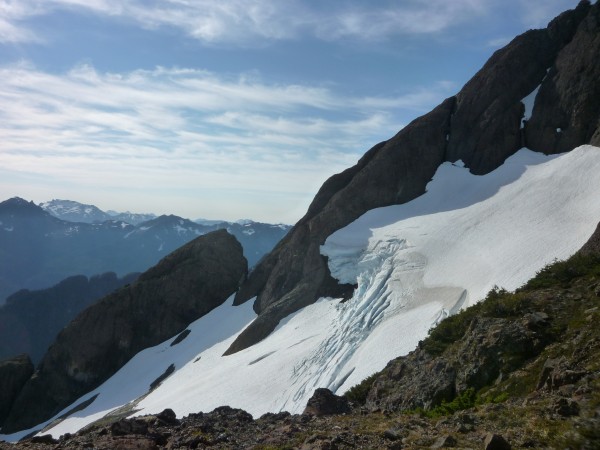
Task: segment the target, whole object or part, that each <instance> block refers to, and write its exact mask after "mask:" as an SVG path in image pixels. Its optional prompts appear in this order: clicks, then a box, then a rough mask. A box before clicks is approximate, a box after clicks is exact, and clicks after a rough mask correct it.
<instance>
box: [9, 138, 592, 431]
mask: <svg viewBox="0 0 600 450" xmlns="http://www.w3.org/2000/svg"><path fill="white" fill-rule="evenodd" d="M599 171H600V149H599V148H596V147H592V146H582V147H579V148H578V149H576V150H573V151H571V152H570V153H567V154H563V155H552V156H546V155H543V154H540V153H534V152H531V151H529V150H527V149H522V150H520V151H519V152H517V153H516V154H515V155H513V156H512V157H510V158H509V159H508V160H507V161H506V162H505V163H504V164H503V165H502V166H501V167H500V168H498V169H497V170H495V171H493V172H491V173H489V174H487V175H485V176H475V175H472V174H471V173H470V172H469V171H468V169H466V168H464V167H461V164H457V163H455V164H451V163H445V164H443V165H442V166H440V167H439V169H438V171H437V172H436V174H435V176H434V178H433V180H432V181H431V182H430V183H429V184H428V185H427V192H426V193H425V194H424V195H422V196H421V197H419V198H417V199H415V200H413V201H411V202H409V203H406V204H404V205H396V206H389V207H386V208H378V209H375V210H372V211H369V212H367V213H366V214H364V215H363V216H361V217H360V218H358V219H357V220H356V221H354V222H353V223H351V224H350V225H348V226H347V227H345V228H343V229H341V230H338V231H337V232H336V233H334V234H333V235H331V236H330V237H329V238H328V239H327V240H326V242H325V244H324V245H323V246H322V248H321V251H322V253H323V254H324V255H326V256H327V257H328V261H329V266H330V269H331V272H332V274H333V276H335V277H336V278H338V279H340V280H341V281H344V282H351V283H356V284H357V285H358V287H357V289H356V291H355V292H354V295H353V297H352V298H351V299H349V300H347V301H345V302H341V301H340V300H339V299H328V298H323V299H320V300H319V301H317V302H316V303H315V304H313V305H310V306H307V307H305V308H303V309H302V310H300V311H298V312H296V313H295V314H293V315H291V316H289V317H287V318H286V319H284V320H283V321H282V322H281V323H280V324H279V325H278V327H277V328H276V330H275V331H274V332H273V333H272V334H271V335H270V336H268V337H267V338H265V339H264V340H262V341H261V342H259V343H257V344H255V345H254V346H252V347H250V348H248V349H245V350H243V351H241V352H238V353H236V354H233V355H230V356H226V357H224V356H222V355H223V353H224V352H225V351H226V350H227V348H228V347H229V345H230V344H231V342H233V340H234V339H235V338H236V336H237V335H238V334H239V333H240V332H241V330H242V329H244V328H245V327H246V326H247V325H248V324H249V323H250V322H251V320H253V318H254V313H253V311H252V301H248V302H246V303H245V304H244V305H241V306H237V307H234V306H232V303H231V300H230V301H229V302H228V303H227V304H225V305H223V306H221V307H219V308H217V309H215V310H214V311H213V312H211V313H210V314H209V315H207V316H205V317H203V318H201V319H199V320H198V321H196V322H194V323H193V324H192V325H190V327H189V329H190V330H191V333H190V335H189V336H188V337H187V338H186V339H185V340H183V341H182V342H181V343H180V344H178V345H175V346H173V347H171V346H170V343H171V342H172V339H169V340H168V341H165V342H164V343H163V344H161V345H159V346H157V347H154V348H151V349H147V350H144V351H143V352H140V353H139V354H138V355H136V356H135V357H134V358H133V359H132V360H131V361H130V362H129V363H127V364H126V365H125V366H124V367H123V368H122V369H121V370H120V371H119V372H118V373H117V374H115V375H114V376H113V377H112V378H111V379H109V380H108V381H107V382H106V383H105V384H104V385H102V386H100V387H99V388H98V389H95V390H94V391H92V392H90V393H89V394H87V395H86V396H84V397H82V398H80V399H79V400H78V401H77V402H75V403H74V404H73V405H71V406H70V407H69V408H66V409H65V411H68V410H69V409H71V408H72V407H73V406H74V405H77V404H80V403H81V402H82V401H84V400H86V399H90V398H91V397H93V396H94V395H96V394H98V397H97V398H96V399H95V400H94V401H93V402H92V403H91V404H90V405H89V406H87V407H86V408H84V409H83V410H81V411H79V412H77V413H74V414H72V415H71V416H70V417H69V418H67V419H66V420H64V421H63V422H61V423H60V424H58V425H56V426H54V427H53V428H51V429H50V430H47V431H45V433H46V432H49V433H51V434H52V435H54V436H59V435H60V434H63V433H65V432H71V433H72V432H74V431H76V430H77V429H79V428H81V427H82V426H84V425H86V424H88V423H91V422H93V421H94V420H97V419H98V418H100V417H102V416H103V415H105V414H107V413H109V412H110V411H115V410H117V409H119V408H122V407H123V406H124V405H127V404H129V405H130V406H129V407H130V408H132V411H133V409H135V411H136V412H135V413H134V414H136V415H142V414H151V413H158V412H160V411H162V410H163V409H165V408H172V409H173V410H174V411H175V413H176V414H177V415H178V416H182V415H185V414H189V413H193V412H198V411H210V410H212V409H214V408H215V407H218V406H222V405H230V406H232V407H238V408H243V409H245V410H247V411H248V412H250V413H251V414H253V415H254V416H258V415H261V414H263V413H265V412H278V411H281V410H288V411H290V412H292V413H299V412H301V411H302V410H303V408H304V406H305V405H306V401H307V400H308V398H309V397H310V396H311V395H312V393H313V392H314V389H315V388H318V387H328V388H330V389H332V390H333V391H335V392H337V393H338V394H339V393H342V392H344V391H346V390H347V389H348V388H349V387H351V386H353V385H355V384H356V383H358V382H360V381H361V380H362V379H364V378H365V377H367V376H368V375H370V374H372V373H373V372H375V371H377V370H380V369H382V368H383V367H384V366H385V364H386V363H387V362H388V361H389V360H390V359H392V358H394V357H397V356H399V355H403V354H406V353H408V352H409V351H411V350H412V349H414V348H415V346H416V345H417V343H418V341H419V340H420V339H422V338H423V337H425V336H426V335H427V332H428V330H429V329H430V328H431V327H432V326H433V325H434V324H435V323H437V322H438V321H439V320H441V319H442V318H443V317H446V316H448V315H450V314H454V313H455V312H457V311H458V310H459V309H460V308H462V307H465V306H467V305H470V304H472V303H474V302H476V301H478V300H480V299H481V298H482V297H484V296H485V294H486V293H487V292H488V291H489V289H490V288H491V287H492V286H494V285H499V286H502V287H505V288H506V289H514V288H516V287H518V286H519V285H520V284H522V283H523V282H525V281H526V280H527V279H529V278H530V277H531V276H533V275H534V274H535V272H536V271H537V270H539V269H540V268H541V267H543V266H544V265H545V264H547V263H548V262H550V261H552V260H553V259H555V258H565V257H567V256H569V255H570V254H572V253H574V252H575V251H576V250H577V249H579V248H580V247H581V246H582V245H583V244H584V243H585V241H586V240H587V239H588V238H589V236H590V235H591V234H592V232H593V231H594V229H595V227H596V224H597V223H598V221H599V220H600V195H598V192H600V177H598V176H597V174H598V172H599ZM573 174H577V175H576V176H573ZM170 364H174V365H175V368H176V371H175V372H174V373H173V374H172V375H171V376H170V377H168V378H167V379H166V380H165V381H163V383H162V384H161V385H160V386H159V387H158V388H156V389H155V390H153V391H152V392H148V389H149V385H150V383H151V382H152V381H153V380H155V379H156V378H157V377H158V376H160V375H161V374H162V373H163V372H164V371H165V369H166V368H167V367H168V366H169V365H170ZM63 412H64V411H63ZM132 413H133V412H132ZM15 436H17V435H13V436H9V437H4V438H5V439H9V440H14V439H17V437H15Z"/></svg>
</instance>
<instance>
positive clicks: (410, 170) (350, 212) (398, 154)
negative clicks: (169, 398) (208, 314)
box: [228, 1, 600, 353]
mask: <svg viewBox="0 0 600 450" xmlns="http://www.w3.org/2000/svg"><path fill="white" fill-rule="evenodd" d="M598 54H600V5H599V4H598V3H596V4H594V5H590V3H589V2H588V1H582V2H580V3H579V5H578V6H577V8H575V9H574V10H571V11H567V12H565V13H563V14H561V15H560V16H558V17H557V18H556V19H554V20H553V21H552V22H550V24H549V25H548V27H547V28H546V29H542V30H530V31H528V32H526V33H524V34H522V35H521V36H518V37H517V38H515V39H514V40H513V41H512V42H511V43H510V44H508V45H507V46H506V47H505V48H503V49H501V50H498V51H497V52H496V53H494V55H493V56H492V57H491V58H490V60H489V61H488V62H487V63H486V64H485V65H484V66H483V68H482V69H481V70H480V71H479V72H478V73H477V74H476V75H475V76H474V77H473V78H472V79H471V80H470V81H469V82H468V83H467V84H466V85H465V86H464V87H463V89H462V90H461V91H460V92H459V93H458V94H457V95H455V96H453V97H451V98H448V99H446V100H445V101H444V102H443V103H442V104H440V105H439V106H438V107H436V108H435V109H434V110H433V111H431V112H430V113H428V114H426V115H424V116H422V117H420V118H418V119H416V120H414V121H413V122H411V123H410V124H409V125H407V126H406V127H405V128H404V129H402V130H401V131H400V132H399V133H398V134H397V135H396V136H394V137H393V138H392V139H390V140H389V141H385V142H382V143H380V144H377V145H376V146H374V147H373V148H372V149H370V150H369V151H368V152H367V153H366V154H365V155H364V156H363V157H362V158H361V159H360V161H359V162H358V163H357V164H356V165H355V166H354V167H351V168H349V169H347V170H345V171H344V172H342V173H340V174H337V175H334V176H333V177H331V178H330V179H329V180H327V181H326V182H325V184H324V185H323V186H322V187H321V189H320V190H319V192H318V193H317V195H316V197H315V199H314V200H313V202H312V204H311V205H310V207H309V209H308V212H307V213H306V215H305V216H304V217H303V218H302V219H301V220H300V221H299V222H298V223H297V224H296V225H295V226H294V228H293V229H292V230H291V231H290V233H289V234H288V235H287V236H286V237H285V238H284V239H283V240H282V241H281V242H280V243H279V244H278V245H277V246H276V248H275V249H274V250H273V251H272V252H271V253H270V254H269V255H268V256H267V257H265V258H264V259H263V260H262V261H261V262H260V263H259V264H258V265H257V266H256V267H255V269H254V270H253V271H252V273H251V274H250V276H249V278H248V280H247V282H246V283H244V285H242V287H241V289H240V291H239V293H238V294H237V296H236V303H237V304H241V303H243V302H245V301H248V300H250V299H252V298H254V297H257V299H256V301H255V303H254V309H255V311H256V312H257V313H258V314H259V317H258V319H257V320H255V321H254V322H253V324H252V325H251V326H249V327H248V328H247V329H246V330H245V331H244V332H243V333H242V334H241V335H240V336H239V337H238V339H237V340H236V341H235V342H234V343H233V344H232V345H231V347H230V349H229V350H228V353H234V352H236V351H239V350H241V349H244V348H246V347H248V346H250V345H252V344H254V343H256V342H258V341H259V340H261V339H263V338H264V337H265V336H267V335H268V334H269V333H270V332H271V331H272V330H273V329H274V328H275V327H276V325H277V324H278V323H279V321H280V320H281V319H282V318H283V317H285V316H287V315H289V314H290V313H292V312H294V311H297V310H298V309H300V308H302V307H304V306H306V305H308V304H311V303H314V302H315V301H316V300H317V299H318V298H319V297H321V296H331V297H348V296H350V295H351V291H352V289H353V286H349V285H338V284H337V282H336V281H335V280H333V278H332V277H331V275H330V272H329V269H328V267H327V261H326V258H325V257H323V256H322V255H321V254H320V251H319V247H320V245H322V244H323V243H324V242H325V239H326V238H327V237H328V236H329V235H330V234H331V233H333V232H334V231H336V230H338V229H340V228H342V227H344V226H345V225H347V224H349V223H350V222H352V221H353V220H355V219H356V218H358V217H359V216H360V215H362V214H363V213H365V212H366V211H368V210H370V209H373V208H377V207H381V206H387V205H391V204H398V203H405V202H407V201H410V200H412V199H414V198H416V197H418V196H419V195H421V194H423V193H424V192H425V186H426V184H427V183H428V182H429V181H430V180H431V178H432V176H433V174H434V173H435V171H436V169H437V168H438V166H439V165H440V164H441V163H443V162H445V161H450V162H455V161H457V160H458V159H462V161H463V162H464V163H465V164H466V166H467V167H468V168H469V169H470V171H471V172H472V173H474V174H485V173H488V172H490V171H492V170H493V169H495V168H497V167H498V166H499V165H501V164H502V163H503V162H504V160H505V159H506V158H507V157H508V156H510V155H512V154H514V153H515V152H516V151H517V150H518V149H519V148H521V147H523V146H527V147H529V148H530V149H532V150H535V151H540V152H545V153H553V152H560V151H567V150H571V149H573V148H574V147H575V146H578V145H582V144H587V143H591V144H593V145H600V109H599V107H598V105H600V88H599V86H598V83H597V80H598V79H599V78H600V61H599V60H598V58H597V55H598ZM537 86H540V88H539V92H538V95H537V97H536V101H535V106H534V108H533V113H532V116H531V117H530V118H529V119H528V120H525V117H524V113H525V108H524V105H523V103H522V102H521V100H522V99H523V98H525V97H526V96H527V95H529V94H530V93H531V92H532V91H534V89H535V88H536V87H537ZM524 122H525V123H524Z"/></svg>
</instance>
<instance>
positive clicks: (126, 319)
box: [4, 230, 248, 429]
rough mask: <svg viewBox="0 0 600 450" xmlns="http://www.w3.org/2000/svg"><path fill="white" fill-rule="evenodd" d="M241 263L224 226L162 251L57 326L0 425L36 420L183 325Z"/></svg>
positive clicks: (231, 286) (220, 298)
mask: <svg viewBox="0 0 600 450" xmlns="http://www.w3.org/2000/svg"><path fill="white" fill-rule="evenodd" d="M247 270H248V266H247V261H246V259H245V258H244V256H243V253H242V246H241V245H240V244H239V242H237V241H236V239H235V238H234V237H233V236H232V235H230V234H229V233H227V232H226V231H225V230H218V231H214V232H212V233H208V234H206V235H203V236H200V237H198V238H196V239H194V240H193V241H191V242H189V243H187V244H186V245H184V246H183V247H181V248H179V249H178V250H176V251H175V252H173V253H171V254H169V255H168V256H167V257H165V258H163V259H162V260H161V261H160V262H159V263H158V264H157V265H156V266H154V267H152V268H150V269H149V270H148V271H146V272H144V273H143V274H142V275H140V277H139V278H138V279H137V281H136V282H134V283H132V284H131V285H129V286H126V287H123V288H121V289H119V290H118V291H116V292H115V293H113V294H111V295H109V296H108V297H105V298H104V299H102V300H100V301H99V302H97V303H95V304H94V305H93V306H92V307H90V308H88V309H86V310H85V311H84V312H83V313H81V314H80V315H78V317H77V318H76V319H75V320H74V321H73V322H71V323H70V324H69V325H68V326H67V327H65V328H64V329H63V330H62V331H61V333H60V334H59V336H58V338H57V340H56V342H55V343H54V344H53V345H52V347H51V348H50V349H49V350H48V353H47V354H46V355H45V356H44V359H43V360H42V362H41V364H40V365H39V367H38V370H37V371H36V374H35V376H34V377H32V378H31V379H30V380H29V382H28V383H27V384H26V385H25V387H24V388H23V390H22V391H21V393H20V394H19V396H18V397H17V399H16V400H15V403H14V405H13V407H12V409H11V415H9V417H8V418H7V421H6V422H5V423H4V428H6V429H10V428H11V427H12V428H13V429H15V427H17V428H18V427H20V426H21V424H35V423H37V422H39V421H41V420H43V419H44V418H45V416H47V414H48V412H49V411H53V412H55V411H57V410H58V409H60V408H62V406H63V405H64V404H65V402H70V401H71V400H72V399H73V398H77V397H78V396H80V395H82V394H84V393H85V392H87V391H88V390H89V389H90V388H91V387H93V386H96V385H98V384H99V383H101V382H103V381H104V380H106V379H107V378H108V377H109V376H110V375H112V374H113V373H114V372H115V371H116V370H117V369H119V368H120V367H121V366H122V365H123V364H124V363H125V362H127V361H128V360H129V359H130V358H131V357H132V356H134V355H135V354H136V353H137V352H139V351H140V350H143V349H144V348H147V347H149V346H153V345H156V344H158V343H159V342H161V341H162V340H164V339H165V338H167V337H169V336H172V335H174V334H177V333H180V332H182V331H184V329H185V327H186V325H187V324H189V323H190V322H191V321H193V320H195V319H196V318H198V317H200V316H203V315H205V314H206V313H208V312H210V311H211V310H212V309H214V308H215V307H217V306H219V305H220V304H222V303H223V302H224V301H225V300H226V299H227V298H228V297H229V296H230V295H232V294H233V293H234V292H235V291H236V290H237V288H238V286H239V283H240V281H241V280H243V278H244V277H245V276H246V273H247ZM88 336H93V339H91V340H90V339H88V338H87V337H88ZM166 368H167V367H165V368H162V370H165V369H166ZM61 378H63V379H64V378H67V379H68V381H67V382H61V383H60V385H61V387H60V388H59V387H58V385H57V384H56V380H58V379H61ZM32 400H33V403H35V404H36V405H37V406H33V404H32V403H31V401H32ZM57 408H58V409H57ZM24 412H26V414H23V413H24Z"/></svg>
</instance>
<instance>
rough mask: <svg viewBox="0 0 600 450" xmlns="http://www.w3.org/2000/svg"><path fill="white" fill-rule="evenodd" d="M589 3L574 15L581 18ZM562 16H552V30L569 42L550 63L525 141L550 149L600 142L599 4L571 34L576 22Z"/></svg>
mask: <svg viewBox="0 0 600 450" xmlns="http://www.w3.org/2000/svg"><path fill="white" fill-rule="evenodd" d="M586 9H587V8H586V6H585V5H584V4H581V5H580V6H579V7H578V8H577V10H575V13H574V16H576V17H573V18H574V19H579V16H580V15H583V14H584V10H586ZM562 18H563V17H562V16H560V17H559V18H557V19H555V20H554V21H552V22H551V23H550V27H549V31H550V32H551V33H552V34H554V35H557V36H558V38H559V40H560V41H563V42H564V41H570V42H568V43H567V44H566V46H565V47H564V49H563V50H562V51H561V52H560V53H559V54H558V56H557V58H556V60H555V61H554V64H553V65H552V66H551V67H550V66H548V67H550V70H549V72H548V75H547V76H546V78H545V79H544V82H543V83H542V85H541V87H540V90H539V93H538V96H537V98H536V103H535V106H534V108H533V115H532V117H531V119H530V120H529V121H528V122H527V124H526V127H525V131H526V132H525V144H526V145H527V146H528V147H529V148H531V149H533V150H537V151H542V152H545V153H560V152H565V151H568V150H571V149H572V148H574V147H576V146H578V145H581V144H584V143H591V144H594V145H600V83H599V82H598V80H600V64H598V55H599V54H600V7H599V6H598V4H596V5H594V6H593V7H592V8H591V9H590V10H589V13H588V14H587V16H586V17H585V18H584V19H583V21H582V22H581V24H580V25H579V26H578V27H577V29H576V32H575V35H574V37H573V39H572V40H569V39H567V36H568V35H569V34H570V32H571V29H573V28H575V23H572V22H570V21H566V23H565V21H561V19H562ZM575 22H577V20H575ZM565 35H566V36H565Z"/></svg>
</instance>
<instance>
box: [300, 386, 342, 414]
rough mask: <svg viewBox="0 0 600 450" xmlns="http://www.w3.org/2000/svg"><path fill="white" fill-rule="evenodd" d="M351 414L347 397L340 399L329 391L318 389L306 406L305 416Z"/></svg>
mask: <svg viewBox="0 0 600 450" xmlns="http://www.w3.org/2000/svg"><path fill="white" fill-rule="evenodd" d="M348 412H350V405H349V403H348V400H347V399H346V398H345V397H339V396H337V395H335V394H334V393H333V392H331V391H330V390H329V389H325V388H319V389H316V390H315V392H314V394H313V395H312V397H311V398H310V399H308V402H307V404H306V408H305V409H304V414H309V415H312V416H328V415H331V414H343V413H348Z"/></svg>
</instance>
